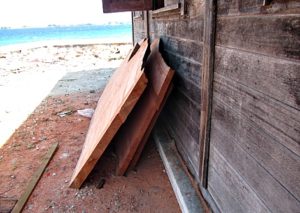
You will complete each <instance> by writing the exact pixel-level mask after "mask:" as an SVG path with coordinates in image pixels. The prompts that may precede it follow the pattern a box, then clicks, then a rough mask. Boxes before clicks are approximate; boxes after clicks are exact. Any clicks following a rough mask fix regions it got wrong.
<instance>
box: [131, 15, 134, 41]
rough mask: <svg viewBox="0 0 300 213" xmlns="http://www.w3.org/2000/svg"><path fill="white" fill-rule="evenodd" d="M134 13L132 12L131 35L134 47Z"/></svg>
mask: <svg viewBox="0 0 300 213" xmlns="http://www.w3.org/2000/svg"><path fill="white" fill-rule="evenodd" d="M133 17H134V12H131V34H132V45H134V22H133Z"/></svg>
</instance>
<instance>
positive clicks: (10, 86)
mask: <svg viewBox="0 0 300 213" xmlns="http://www.w3.org/2000/svg"><path fill="white" fill-rule="evenodd" d="M97 42H101V41H99V40H98V41H95V40H89V41H86V40H85V41H67V42H61V41H60V42H54V41H53V42H51V43H49V42H48V43H40V42H39V43H31V44H26V45H13V46H9V47H1V48H0V98H1V99H0V147H1V145H2V144H4V143H5V142H6V140H7V139H8V138H9V137H10V136H11V134H12V133H13V132H14V130H15V129H17V128H18V127H19V126H20V125H21V124H22V122H23V121H24V120H26V118H27V117H28V115H30V113H32V111H33V110H34V109H35V108H36V106H38V105H39V103H40V102H41V101H42V100H43V99H44V98H45V97H46V96H47V95H48V94H49V93H50V92H51V90H52V88H53V87H54V86H55V84H56V83H57V82H58V81H59V80H60V79H62V78H63V76H65V75H66V74H67V73H71V72H72V73H73V72H81V75H82V71H84V72H87V73H88V72H90V71H95V70H99V69H103V68H116V67H118V66H119V64H120V63H121V61H122V59H123V58H124V57H125V56H126V54H127V52H128V51H129V49H130V48H131V47H132V45H131V44H124V43H119V44H108V43H106V44H103V43H102V44H97ZM84 72H83V73H84Z"/></svg>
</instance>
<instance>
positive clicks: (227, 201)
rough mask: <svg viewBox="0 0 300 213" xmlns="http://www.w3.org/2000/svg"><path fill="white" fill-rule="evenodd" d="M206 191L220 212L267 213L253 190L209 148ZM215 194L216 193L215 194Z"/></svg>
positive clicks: (220, 156)
mask: <svg viewBox="0 0 300 213" xmlns="http://www.w3.org/2000/svg"><path fill="white" fill-rule="evenodd" d="M210 149H211V150H212V152H211V153H212V155H211V156H210V159H209V162H210V167H209V176H208V178H209V185H208V190H209V191H210V192H212V195H213V197H215V199H217V200H221V202H219V203H218V204H219V208H220V210H221V211H222V212H249V213H251V212H269V211H270V210H269V209H268V208H267V207H266V206H265V204H264V203H263V202H262V201H261V200H260V198H259V197H258V196H257V194H255V192H254V191H253V189H252V188H251V187H250V186H249V185H248V184H247V183H246V182H245V181H244V180H243V178H242V177H241V176H239V174H238V173H237V172H236V171H235V170H234V169H233V168H232V167H231V166H230V165H229V164H228V163H227V160H226V159H225V158H224V157H223V156H222V155H221V154H220V153H219V152H218V150H217V149H216V148H215V147H214V146H211V147H210ZM215 192H217V193H215Z"/></svg>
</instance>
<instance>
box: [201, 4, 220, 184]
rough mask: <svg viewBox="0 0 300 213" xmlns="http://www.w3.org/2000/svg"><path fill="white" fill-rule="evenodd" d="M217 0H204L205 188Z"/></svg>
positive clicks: (203, 143) (202, 91)
mask: <svg viewBox="0 0 300 213" xmlns="http://www.w3.org/2000/svg"><path fill="white" fill-rule="evenodd" d="M216 5H217V0H205V14H204V35H203V58H202V74H201V118H200V137H199V138H200V168H199V171H200V172H199V174H200V181H201V185H202V186H203V187H204V188H207V182H208V181H207V176H208V159H209V140H210V121H211V105H212V93H213V90H212V86H213V73H214V56H215V30H216Z"/></svg>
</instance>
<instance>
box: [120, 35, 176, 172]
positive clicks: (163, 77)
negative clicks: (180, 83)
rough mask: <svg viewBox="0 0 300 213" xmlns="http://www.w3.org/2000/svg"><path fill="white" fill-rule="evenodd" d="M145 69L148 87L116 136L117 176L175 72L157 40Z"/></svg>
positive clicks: (151, 118) (158, 105) (126, 166)
mask: <svg viewBox="0 0 300 213" xmlns="http://www.w3.org/2000/svg"><path fill="white" fill-rule="evenodd" d="M145 70H146V73H147V77H148V79H149V82H148V87H147V89H146V90H145V93H144V94H143V96H142V97H141V99H140V100H139V102H138V103H137V105H136V107H135V108H134V110H133V112H132V113H131V114H130V116H129V117H128V120H127V121H126V122H125V123H124V125H123V126H122V128H121V129H120V131H119V132H118V134H117V137H116V138H115V142H116V152H117V155H118V157H119V162H118V165H117V169H116V174H117V175H123V174H124V173H125V172H126V170H127V168H128V166H129V164H130V162H131V160H132V158H133V156H134V154H135V153H136V150H137V149H138V146H139V144H140V143H141V142H142V140H143V137H144V136H145V134H146V132H147V129H148V128H149V126H150V125H151V121H152V120H153V117H154V116H155V114H156V112H157V111H158V110H159V109H160V106H161V104H162V102H163V100H164V97H165V95H166V94H167V90H168V88H169V85H170V83H171V80H172V77H173V75H174V71H173V70H172V69H171V68H170V67H169V66H168V65H167V64H166V63H165V62H164V60H163V58H162V56H161V54H160V52H159V40H155V41H154V42H153V43H152V44H151V53H150V55H149V58H148V60H147V62H146V69H145Z"/></svg>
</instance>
